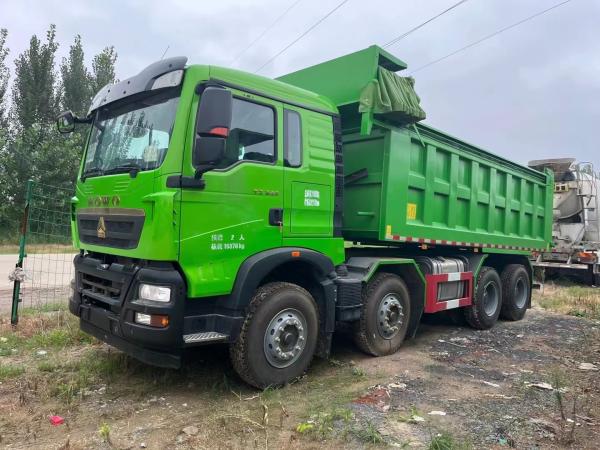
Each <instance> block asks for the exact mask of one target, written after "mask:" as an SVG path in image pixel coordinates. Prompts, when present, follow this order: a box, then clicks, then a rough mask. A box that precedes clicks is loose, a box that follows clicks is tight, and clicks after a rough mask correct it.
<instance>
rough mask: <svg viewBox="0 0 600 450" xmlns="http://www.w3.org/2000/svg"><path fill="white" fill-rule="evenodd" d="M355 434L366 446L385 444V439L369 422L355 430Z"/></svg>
mask: <svg viewBox="0 0 600 450" xmlns="http://www.w3.org/2000/svg"><path fill="white" fill-rule="evenodd" d="M353 434H354V435H355V436H356V437H357V438H358V439H359V440H360V441H362V442H364V443H366V444H383V443H385V439H384V437H383V436H382V435H381V433H380V432H379V431H378V430H377V428H376V427H375V425H373V423H372V422H370V421H369V422H367V423H366V424H365V426H364V427H360V428H358V429H355V430H353Z"/></svg>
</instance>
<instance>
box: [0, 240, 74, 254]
mask: <svg viewBox="0 0 600 450" xmlns="http://www.w3.org/2000/svg"><path fill="white" fill-rule="evenodd" d="M15 242H18V239H17V240H16V241H15ZM26 251H27V253H28V254H36V253H58V254H64V253H77V250H76V249H75V248H74V247H73V246H72V245H71V244H27V245H26ZM18 253H19V245H18V244H0V255H13V254H14V255H16V254H18Z"/></svg>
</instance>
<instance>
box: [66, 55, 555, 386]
mask: <svg viewBox="0 0 600 450" xmlns="http://www.w3.org/2000/svg"><path fill="white" fill-rule="evenodd" d="M405 68H406V64H405V63H404V62H402V61H400V60H399V59H397V58H395V57H394V56H392V55H390V54H389V53H387V52H385V51H384V50H382V49H380V48H379V47H376V46H372V47H369V48H367V49H365V50H362V51H359V52H356V53H353V54H350V55H346V56H343V57H340V58H337V59H334V60H331V61H327V62H325V63H322V64H318V65H316V66H312V67H309V68H306V69H303V70H299V71H297V72H294V73H291V74H288V75H285V76H283V77H280V78H279V79H277V80H271V79H267V78H264V77H261V76H257V75H253V74H250V73H245V72H241V71H238V70H232V69H225V68H221V67H215V66H207V65H187V59H186V58H183V57H177V58H170V59H166V60H161V61H159V62H157V63H154V64H152V65H150V66H149V67H147V68H146V69H144V70H143V71H142V72H140V73H139V74H138V75H136V76H134V77H132V78H129V79H127V80H124V81H121V82H119V83H117V84H114V85H109V86H106V87H104V88H103V89H102V90H101V91H100V92H99V93H98V94H97V95H96V97H95V98H94V100H93V102H92V106H91V108H90V111H89V113H88V115H87V117H85V118H77V117H74V116H73V115H72V114H71V113H70V112H65V113H62V114H61V115H60V116H59V117H58V126H59V130H60V131H62V132H69V131H71V130H72V129H73V127H74V124H75V123H77V122H84V123H88V124H89V127H90V131H89V137H88V140H87V144H86V149H85V154H84V157H83V161H82V163H81V169H80V172H79V176H78V179H77V185H76V193H75V196H74V197H73V199H72V231H73V237H74V244H75V246H76V247H77V248H78V249H79V250H80V251H79V254H78V255H77V256H76V257H75V260H74V264H75V274H76V276H75V283H74V292H73V295H72V297H71V299H70V302H69V308H70V311H71V312H72V313H73V314H75V315H77V316H78V317H80V324H81V329H82V330H83V331H85V332H87V333H89V334H91V335H93V336H95V337H97V338H98V339H100V340H102V341H104V342H107V343H108V344H110V345H113V346H115V347H117V348H119V349H121V350H122V351H124V352H126V353H128V354H130V355H132V356H134V357H136V358H138V359H140V360H141V361H144V362H146V363H148V364H153V365H156V366H162V367H172V368H177V367H179V366H180V365H181V360H182V354H183V353H184V351H185V350H186V349H187V348H189V347H194V346H198V345H206V344H210V343H227V344H229V345H230V354H231V359H232V362H233V367H234V368H235V370H236V371H237V372H238V373H239V375H240V376H241V378H242V379H244V380H245V381H246V382H248V383H249V384H251V385H254V386H257V387H261V388H264V387H266V386H277V385H282V384H285V383H287V382H289V381H290V380H293V379H295V378H296V377H299V376H301V375H302V374H303V373H304V372H305V371H306V369H307V368H308V366H309V364H310V361H311V359H312V358H313V356H314V355H319V356H327V355H328V354H329V351H330V347H331V340H332V334H333V333H334V331H335V330H336V328H337V327H338V325H339V324H340V323H343V322H347V323H349V324H350V328H351V329H352V330H353V335H354V339H355V341H356V344H357V345H358V347H360V349H361V350H363V351H364V352H366V353H368V354H371V355H375V356H379V355H387V354H390V353H393V352H395V351H397V350H398V349H399V347H400V346H401V345H402V343H403V341H404V340H405V339H406V338H410V337H412V336H414V335H415V332H416V330H417V327H418V324H419V322H420V320H421V317H422V315H423V314H429V313H437V312H441V311H447V310H457V311H458V309H460V310H461V311H460V312H461V314H464V316H465V318H466V321H467V322H468V323H469V324H470V325H471V326H473V327H474V328H477V329H487V328H490V327H491V326H493V325H494V323H495V322H496V321H497V320H498V318H499V317H501V318H504V319H507V320H519V319H521V318H523V316H524V314H525V312H526V309H527V308H529V307H530V301H531V300H530V298H531V279H532V273H531V266H530V264H529V256H530V253H531V251H533V250H536V251H546V250H548V248H549V245H550V240H551V226H552V194H553V186H554V185H553V179H552V173H551V172H550V171H546V172H544V173H542V172H539V171H536V170H532V169H529V168H527V167H523V166H521V165H518V164H515V163H512V162H510V161H507V160H505V159H503V158H501V157H499V156H496V155H493V154H491V153H488V152H486V151H484V150H482V149H480V148H477V147H475V146H473V145H470V144H468V143H466V142H463V141H461V140H459V139H457V138H454V137H452V136H449V135H447V134H444V133H442V132H440V131H437V130H435V129H433V128H431V127H429V126H426V125H423V124H420V123H418V122H419V121H421V120H422V119H423V118H424V117H425V114H424V112H423V111H422V109H421V107H420V105H419V99H418V97H417V95H416V94H415V92H414V90H413V84H414V82H413V80H412V79H411V78H405V77H401V76H399V75H398V74H397V72H399V71H401V70H403V69H405Z"/></svg>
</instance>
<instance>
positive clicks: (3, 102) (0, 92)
mask: <svg viewBox="0 0 600 450" xmlns="http://www.w3.org/2000/svg"><path fill="white" fill-rule="evenodd" d="M7 36H8V30H7V29H6V28H0V129H1V130H3V131H6V130H5V128H6V126H7V125H8V124H7V111H8V106H7V98H6V92H7V91H8V80H9V78H10V71H9V70H8V67H7V65H6V58H7V57H8V52H9V49H8V48H7V47H6V37H7ZM0 133H1V131H0ZM3 138H4V139H5V138H6V136H2V135H0V149H2V148H3V146H2V142H3V141H2V139H3Z"/></svg>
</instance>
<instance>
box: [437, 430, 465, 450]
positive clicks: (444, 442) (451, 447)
mask: <svg viewBox="0 0 600 450" xmlns="http://www.w3.org/2000/svg"><path fill="white" fill-rule="evenodd" d="M471 448H472V447H471V445H470V444H469V443H467V442H465V441H460V440H457V439H456V438H454V436H452V435H451V434H450V433H448V432H443V433H438V434H436V435H435V436H433V437H432V438H431V441H430V442H429V447H428V449H429V450H469V449H471Z"/></svg>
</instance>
